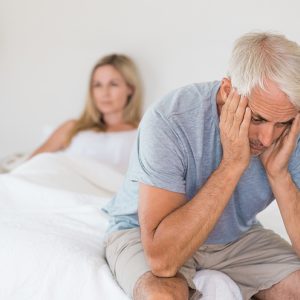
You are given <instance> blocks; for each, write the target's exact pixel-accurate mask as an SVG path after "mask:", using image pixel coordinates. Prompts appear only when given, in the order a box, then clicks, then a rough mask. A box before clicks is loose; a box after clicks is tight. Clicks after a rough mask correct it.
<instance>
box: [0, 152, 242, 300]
mask: <svg viewBox="0 0 300 300" xmlns="http://www.w3.org/2000/svg"><path fill="white" fill-rule="evenodd" d="M122 180H123V175H122V174H120V173H118V172H117V171H115V170H113V169H111V168H110V167H108V166H106V165H104V164H100V163H95V162H92V161H89V160H85V159H82V158H80V159H79V158H75V157H73V158H71V157H67V156H64V155H61V154H60V155H58V154H41V155H39V156H37V157H35V158H33V159H32V160H30V161H28V162H26V163H25V164H23V165H21V166H20V167H18V168H17V169H15V170H14V171H13V172H11V173H8V174H3V175H0V237H1V238H0V282H1V284H0V299H5V300H27V299H28V300H29V299H30V300H39V299H41V300H67V299H72V300H76V299H78V300H79V299H80V300H81V299H84V300H85V299H89V300H93V299H95V300H96V299H97V300H99V299H103V300H110V299H111V300H128V297H127V296H126V295H125V294H124V293H123V292H122V290H121V289H120V288H119V287H118V285H117V284H116V283H115V281H114V280H113V278H112V275H111V273H110V271H109V269H108V266H107V265H106V263H105V260H104V255H103V249H102V240H103V237H104V233H105V230H106V227H107V223H108V220H107V216H106V215H105V214H104V213H102V212H101V210H100V208H101V207H102V206H103V205H104V204H105V203H106V202H107V201H108V200H109V199H110V198H111V196H112V195H113V194H114V193H115V192H116V191H117V189H118V188H119V187H120V185H121V183H122ZM201 272H202V273H201ZM201 272H198V274H197V276H196V278H195V283H196V284H197V286H198V288H199V289H200V290H202V291H203V292H204V298H203V299H204V300H216V299H222V300H232V299H235V300H238V299H241V297H240V294H239V289H238V288H237V286H236V285H235V284H233V282H232V281H231V279H229V278H228V277H227V278H220V277H219V276H218V274H214V273H211V272H210V271H201ZM215 275H216V276H217V277H215ZM199 278H200V279H199ZM213 278H216V279H217V280H213ZM220 280H221V281H220ZM220 297H221V298H220Z"/></svg>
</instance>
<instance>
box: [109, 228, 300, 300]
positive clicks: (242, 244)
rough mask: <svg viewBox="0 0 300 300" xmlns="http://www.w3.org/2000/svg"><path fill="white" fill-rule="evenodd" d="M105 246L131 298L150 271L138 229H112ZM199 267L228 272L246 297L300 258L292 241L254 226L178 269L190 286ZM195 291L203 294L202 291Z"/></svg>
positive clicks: (292, 267)
mask: <svg viewBox="0 0 300 300" xmlns="http://www.w3.org/2000/svg"><path fill="white" fill-rule="evenodd" d="M105 247H106V250H105V252H106V259H107V262H108V264H109V267H110V269H111V271H112V273H113V275H114V277H115V279H116V280H117V282H118V283H119V285H120V286H121V288H122V289H123V290H124V291H125V293H126V294H127V295H129V296H130V297H131V298H132V294H133V289H134V285H135V283H136V282H137V280H138V279H139V278H140V277H141V276H142V275H143V274H144V273H146V272H148V271H150V267H149V265H148V264H147V262H146V259H145V255H144V251H143V247H142V244H141V239H140V230H139V228H133V229H128V230H121V231H117V232H113V233H112V234H111V235H110V236H108V238H107V239H106V241H105ZM200 269H211V270H217V271H221V272H223V273H225V274H227V275H228V276H229V277H230V278H231V279H232V280H233V281H235V283H236V284H237V285H238V286H239V288H240V290H241V293H242V295H243V299H246V300H247V299H250V298H251V297H252V296H253V295H255V294H256V293H257V292H259V291H260V290H264V289H268V288H270V287H271V286H272V285H274V284H276V283H278V282H280V281H281V280H283V279H284V278H285V277H287V276H288V275H289V274H291V273H293V272H294V271H296V270H299V269H300V259H299V257H298V256H297V255H296V254H295V252H294V251H293V249H292V248H291V246H290V244H289V243H287V242H286V241H285V240H283V239H282V238H281V237H279V236H278V235H277V234H275V233H274V232H273V231H271V230H267V229H264V228H263V227H262V226H260V225H255V226H253V228H252V229H250V230H249V231H248V232H247V233H245V234H244V235H243V236H242V237H241V238H240V239H239V240H238V241H236V242H232V243H229V244H226V245H215V244H214V245H212V244H210V245H203V246H201V247H200V248H199V249H198V250H197V252H196V253H195V254H194V255H193V257H192V258H190V259H189V260H188V261H187V262H186V263H185V264H184V265H183V267H182V268H181V269H180V270H179V271H180V273H181V274H182V275H184V276H185V278H186V280H187V282H188V285H189V287H190V288H191V289H195V288H196V287H195V285H194V283H193V277H194V275H195V273H196V271H197V270H200ZM200 292H201V291H200ZM196 294H198V295H200V293H199V292H196ZM196 294H195V296H196ZM193 298H194V297H193Z"/></svg>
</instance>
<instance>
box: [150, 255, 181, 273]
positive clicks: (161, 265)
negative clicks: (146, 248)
mask: <svg viewBox="0 0 300 300" xmlns="http://www.w3.org/2000/svg"><path fill="white" fill-rule="evenodd" d="M148 262H149V266H150V269H151V272H152V274H153V275H155V276H157V277H166V278H167V277H174V276H175V275H176V274H177V271H178V268H177V266H176V264H175V263H174V262H173V263H171V261H168V260H167V259H164V258H162V257H157V258H151V257H148Z"/></svg>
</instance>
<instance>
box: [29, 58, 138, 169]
mask: <svg viewBox="0 0 300 300" xmlns="http://www.w3.org/2000/svg"><path fill="white" fill-rule="evenodd" d="M141 103H142V91H141V82H140V78H139V75H138V72H137V69H136V67H135V65H134V63H133V61H132V60H131V59H130V58H129V57H127V56H125V55H117V54H112V55H108V56H105V57H103V58H102V59H101V60H100V61H99V62H98V63H97V64H96V65H95V66H94V68H93V70H92V73H91V76H90V83H89V92H88V96H87V101H86V105H85V108H84V111H83V113H82V115H81V116H80V118H79V119H77V120H69V121H67V122H65V123H64V124H62V125H61V126H60V127H59V128H58V129H57V130H55V132H54V133H53V134H52V135H51V136H50V138H49V139H48V140H47V141H46V142H45V143H44V144H43V145H42V146H40V147H39V148H38V149H37V150H35V151H34V152H33V154H32V155H31V157H32V156H34V155H37V154H39V153H42V152H56V151H63V152H65V153H68V154H75V155H83V156H87V157H89V158H92V159H96V160H98V161H102V162H106V163H108V164H110V165H112V166H114V167H116V168H118V169H119V170H121V171H125V170H126V168H127V164H128V160H129V155H130V151H131V147H132V145H133V142H134V139H135V137H136V131H137V130H136V128H137V126H138V124H139V121H140V118H141Z"/></svg>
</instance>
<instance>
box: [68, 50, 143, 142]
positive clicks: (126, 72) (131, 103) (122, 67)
mask: <svg viewBox="0 0 300 300" xmlns="http://www.w3.org/2000/svg"><path fill="white" fill-rule="evenodd" d="M106 65H110V66H113V67H114V68H115V69H116V70H117V71H118V72H119V73H120V74H121V75H122V76H123V78H124V80H125V81H126V83H127V85H128V86H129V87H130V88H131V89H132V94H131V95H130V96H129V97H128V103H127V105H126V107H125V108H124V112H123V118H124V122H125V123H127V124H131V125H133V126H134V127H137V126H138V124H139V122H140V120H141V106H142V84H141V80H140V76H139V73H138V70H137V68H136V66H135V64H134V62H133V61H132V60H131V59H130V58H129V57H128V56H126V55H122V54H110V55H107V56H104V57H103V58H101V59H100V60H99V61H98V62H97V63H96V65H95V66H94V67H93V69H92V72H91V75H90V80H89V88H88V94H87V97H86V104H85V107H84V110H83V112H82V114H81V116H80V117H79V119H78V120H77V121H76V123H75V126H74V128H73V129H72V131H71V132H70V135H69V137H68V139H67V143H66V146H67V145H68V144H69V143H70V142H71V140H72V138H73V137H74V136H75V135H76V134H77V133H78V132H79V131H82V130H87V129H94V130H97V131H106V129H107V128H106V124H105V122H104V120H103V116H102V114H101V112H100V111H99V110H98V109H97V107H96V105H95V101H94V99H93V95H92V82H93V76H94V73H95V71H96V70H97V69H98V68H100V67H102V66H106Z"/></svg>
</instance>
